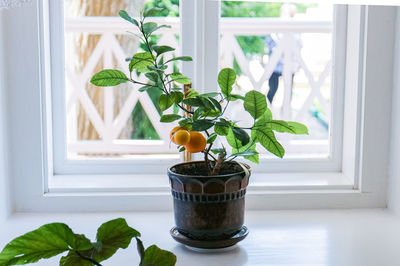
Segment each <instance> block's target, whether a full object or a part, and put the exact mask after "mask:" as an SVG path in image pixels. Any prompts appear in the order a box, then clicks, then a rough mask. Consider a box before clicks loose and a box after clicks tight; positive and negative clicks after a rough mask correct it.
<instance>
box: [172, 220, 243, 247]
mask: <svg viewBox="0 0 400 266" xmlns="http://www.w3.org/2000/svg"><path fill="white" fill-rule="evenodd" d="M169 232H170V234H171V236H172V238H173V239H175V240H176V241H177V242H179V243H181V244H184V245H186V246H187V247H189V248H190V249H191V250H195V251H201V252H205V251H207V250H215V249H218V250H220V251H223V250H225V249H226V250H230V249H229V247H232V246H233V245H235V244H236V243H238V242H240V241H242V240H243V239H244V238H246V236H247V235H248V234H249V230H248V229H247V227H246V226H242V228H241V229H240V231H239V232H238V233H237V234H236V235H234V236H232V237H231V238H228V239H223V240H194V239H191V238H188V237H187V236H184V235H183V234H181V233H180V232H179V231H178V229H177V228H176V227H175V226H174V227H172V229H171V230H170V231H169ZM227 248H228V249H227ZM221 249H223V250H221Z"/></svg>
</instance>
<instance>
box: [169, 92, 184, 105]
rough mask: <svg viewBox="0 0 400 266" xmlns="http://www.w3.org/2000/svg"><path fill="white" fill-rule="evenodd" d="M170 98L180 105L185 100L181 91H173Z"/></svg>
mask: <svg viewBox="0 0 400 266" xmlns="http://www.w3.org/2000/svg"><path fill="white" fill-rule="evenodd" d="M170 96H171V99H172V101H174V103H180V102H181V101H182V100H183V93H182V92H180V91H171V92H170Z"/></svg>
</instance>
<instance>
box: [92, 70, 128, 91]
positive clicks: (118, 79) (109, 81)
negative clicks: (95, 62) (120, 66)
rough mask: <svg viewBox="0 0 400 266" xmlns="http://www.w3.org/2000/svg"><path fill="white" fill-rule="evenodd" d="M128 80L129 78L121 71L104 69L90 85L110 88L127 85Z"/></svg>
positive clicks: (93, 78)
mask: <svg viewBox="0 0 400 266" xmlns="http://www.w3.org/2000/svg"><path fill="white" fill-rule="evenodd" d="M128 80H129V79H128V77H127V76H126V75H125V74H124V73H123V72H121V71H119V70H116V69H104V70H102V71H100V72H99V73H96V74H95V75H94V76H93V77H92V79H91V80H90V83H92V84H93V85H96V86H99V87H110V86H117V85H119V84H121V83H125V82H127V81H128Z"/></svg>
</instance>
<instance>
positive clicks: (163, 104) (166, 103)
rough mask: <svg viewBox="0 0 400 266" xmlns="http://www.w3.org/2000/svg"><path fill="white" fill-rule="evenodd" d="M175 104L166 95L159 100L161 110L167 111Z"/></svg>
mask: <svg viewBox="0 0 400 266" xmlns="http://www.w3.org/2000/svg"><path fill="white" fill-rule="evenodd" d="M173 103H174V102H173V101H172V99H171V98H170V97H169V96H168V95H165V94H161V95H160V99H159V100H158V105H159V106H160V108H161V110H163V111H165V110H167V109H168V108H170V107H171V106H172V104H173Z"/></svg>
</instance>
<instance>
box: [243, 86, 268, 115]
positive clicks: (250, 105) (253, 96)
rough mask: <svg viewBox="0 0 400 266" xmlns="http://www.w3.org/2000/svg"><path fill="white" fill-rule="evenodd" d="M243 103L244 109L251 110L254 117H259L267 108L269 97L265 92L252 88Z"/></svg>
mask: <svg viewBox="0 0 400 266" xmlns="http://www.w3.org/2000/svg"><path fill="white" fill-rule="evenodd" d="M243 105H244V109H245V110H246V111H247V112H249V113H250V114H251V116H252V117H253V118H254V119H257V118H259V117H260V116H262V115H263V114H264V113H265V111H266V110H267V99H266V97H265V95H264V94H262V93H260V92H258V91H256V90H252V91H249V92H248V93H246V96H245V99H244V104H243Z"/></svg>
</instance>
